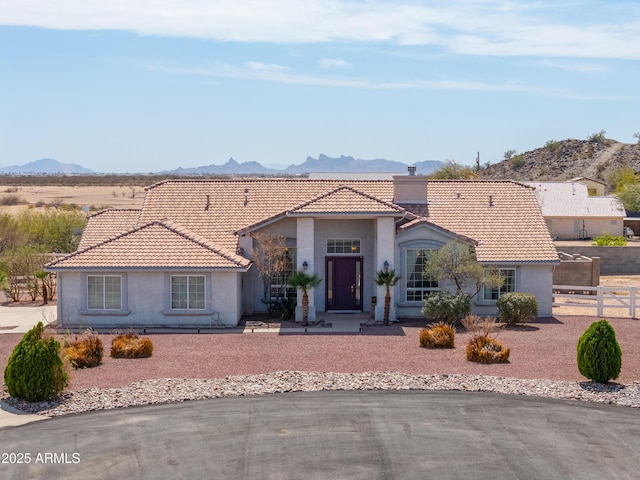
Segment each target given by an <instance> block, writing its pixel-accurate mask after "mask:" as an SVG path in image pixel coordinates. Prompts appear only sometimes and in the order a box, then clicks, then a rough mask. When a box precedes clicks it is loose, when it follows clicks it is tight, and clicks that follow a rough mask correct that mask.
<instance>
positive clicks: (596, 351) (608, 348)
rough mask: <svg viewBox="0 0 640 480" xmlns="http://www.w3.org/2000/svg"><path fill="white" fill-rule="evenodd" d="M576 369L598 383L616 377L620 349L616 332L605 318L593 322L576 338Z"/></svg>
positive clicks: (618, 372) (619, 361)
mask: <svg viewBox="0 0 640 480" xmlns="http://www.w3.org/2000/svg"><path fill="white" fill-rule="evenodd" d="M577 350H578V370H579V371H580V373H581V374H582V375H584V376H585V377H587V378H589V379H591V380H593V381H594V382H598V383H607V382H608V381H609V380H611V379H616V378H618V375H620V369H621V368H622V350H620V345H619V344H618V341H617V340H616V333H615V331H614V329H613V327H612V326H611V324H609V322H607V321H606V320H600V321H597V322H593V323H592V324H591V325H590V326H589V328H587V330H586V331H585V332H584V333H583V334H582V336H581V337H580V339H579V340H578V348H577Z"/></svg>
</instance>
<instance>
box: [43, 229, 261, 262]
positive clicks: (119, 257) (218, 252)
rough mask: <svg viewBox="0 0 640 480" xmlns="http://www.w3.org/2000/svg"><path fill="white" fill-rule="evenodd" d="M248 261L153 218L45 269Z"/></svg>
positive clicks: (185, 230) (190, 233)
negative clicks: (151, 220)
mask: <svg viewBox="0 0 640 480" xmlns="http://www.w3.org/2000/svg"><path fill="white" fill-rule="evenodd" d="M250 264H251V262H250V261H249V260H248V259H246V258H244V257H242V256H240V255H237V254H236V253H234V252H232V251H229V250H227V249H225V248H219V247H217V246H215V245H213V244H212V243H210V242H209V241H207V240H205V239H204V238H202V237H200V236H199V235H197V234H194V233H192V232H190V231H188V230H187V229H185V228H184V227H182V226H180V225H177V224H175V223H173V222H169V221H166V220H164V221H153V222H150V223H148V224H145V225H143V226H141V227H137V228H134V229H133V230H129V231H127V232H125V233H123V234H121V235H119V236H117V237H115V238H110V239H108V240H105V241H103V242H101V243H99V244H97V245H92V246H90V247H88V248H85V249H83V250H78V251H77V252H74V253H71V254H69V255H67V256H65V257H63V258H61V259H59V260H55V261H53V262H51V263H49V264H47V269H48V270H53V271H56V270H65V269H76V268H77V269H80V268H81V269H87V268H95V269H104V268H109V269H124V268H145V269H149V268H150V269H153V268H171V269H176V268H184V269H191V268H198V269H231V270H246V269H247V268H249V266H250Z"/></svg>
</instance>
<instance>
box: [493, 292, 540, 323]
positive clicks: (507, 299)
mask: <svg viewBox="0 0 640 480" xmlns="http://www.w3.org/2000/svg"><path fill="white" fill-rule="evenodd" d="M496 305H497V307H498V317H499V318H500V321H501V322H504V323H506V324H507V325H515V324H516V323H521V322H529V321H531V320H535V319H536V318H537V317H538V299H537V298H536V297H535V295H531V294H530V293H521V292H508V293H504V294H502V295H500V298H498V300H497V301H496Z"/></svg>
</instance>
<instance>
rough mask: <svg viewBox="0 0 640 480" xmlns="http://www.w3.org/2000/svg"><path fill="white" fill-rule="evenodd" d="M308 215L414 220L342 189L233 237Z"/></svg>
mask: <svg viewBox="0 0 640 480" xmlns="http://www.w3.org/2000/svg"><path fill="white" fill-rule="evenodd" d="M312 215H339V216H344V215H348V216H354V217H355V216H395V217H405V216H409V217H410V218H412V219H413V218H415V215H413V214H411V213H408V212H407V211H406V210H405V209H404V208H402V207H399V206H398V205H394V204H393V203H391V202H385V201H384V200H380V199H379V198H376V197H374V196H373V195H369V194H367V193H364V192H361V191H359V190H357V189H355V188H352V187H349V186H346V185H342V186H340V187H338V188H335V189H333V190H331V191H329V192H326V193H323V194H322V195H319V196H317V197H315V198H312V199H311V200H308V201H306V202H304V203H301V204H300V205H296V206H294V207H293V208H291V209H289V210H286V211H284V212H280V213H279V214H277V215H273V216H272V217H269V218H266V219H264V220H263V221H260V222H257V223H254V224H253V225H249V226H247V227H246V228H243V229H241V230H240V231H238V232H236V233H247V232H249V231H251V230H255V229H256V228H259V227H261V226H264V225H268V224H269V223H273V222H275V221H278V220H280V219H282V218H285V217H302V216H312Z"/></svg>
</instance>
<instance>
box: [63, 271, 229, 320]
mask: <svg viewBox="0 0 640 480" xmlns="http://www.w3.org/2000/svg"><path fill="white" fill-rule="evenodd" d="M172 273H173V274H178V275H185V274H188V275H205V282H206V287H205V288H206V291H205V295H206V308H205V310H203V311H189V312H177V311H172V310H171V305H170V299H169V297H170V290H169V288H168V285H169V278H170V276H171V274H172ZM89 274H92V273H89ZM94 274H97V275H102V274H107V275H112V274H113V275H121V276H122V299H123V302H122V303H123V309H122V310H121V311H89V310H87V308H86V304H87V303H86V302H87V297H86V291H87V288H86V282H87V273H81V272H74V271H65V272H59V273H58V289H59V290H58V298H59V301H58V321H59V324H60V326H61V327H63V328H73V329H76V328H89V327H94V328H145V327H179V326H183V327H190V326H197V327H209V326H228V327H232V326H236V325H237V324H238V321H239V320H240V318H241V316H242V310H241V302H242V300H241V295H240V285H241V274H240V273H238V272H161V271H159V272H155V271H129V272H122V271H120V272H94Z"/></svg>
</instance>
